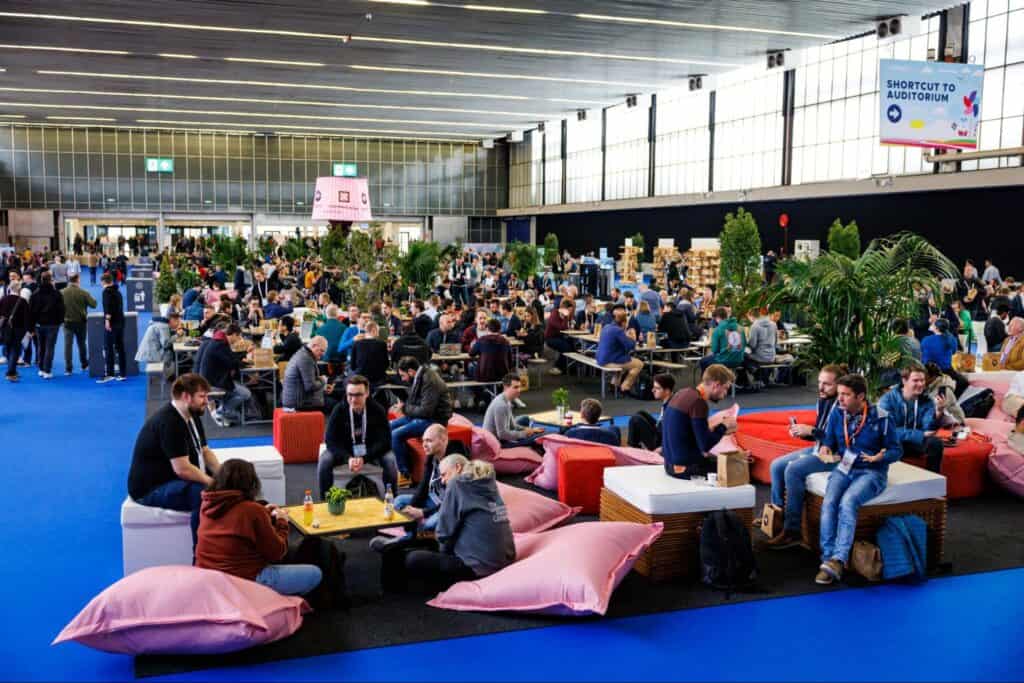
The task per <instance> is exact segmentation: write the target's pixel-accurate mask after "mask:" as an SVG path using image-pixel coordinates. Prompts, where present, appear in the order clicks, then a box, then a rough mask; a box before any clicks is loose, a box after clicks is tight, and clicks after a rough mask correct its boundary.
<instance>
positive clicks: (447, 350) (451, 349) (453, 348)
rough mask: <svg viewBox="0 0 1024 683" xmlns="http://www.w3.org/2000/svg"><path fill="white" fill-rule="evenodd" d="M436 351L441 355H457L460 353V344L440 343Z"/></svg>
mask: <svg viewBox="0 0 1024 683" xmlns="http://www.w3.org/2000/svg"><path fill="white" fill-rule="evenodd" d="M438 353H439V354H440V355H442V356H457V355H459V354H460V353H462V346H461V345H460V344H441V346H440V347H439V349H438Z"/></svg>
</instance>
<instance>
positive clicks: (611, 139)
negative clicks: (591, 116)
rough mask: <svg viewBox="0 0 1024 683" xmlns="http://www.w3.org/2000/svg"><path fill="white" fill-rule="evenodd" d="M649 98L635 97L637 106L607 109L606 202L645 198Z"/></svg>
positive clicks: (623, 105) (647, 161)
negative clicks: (607, 200)
mask: <svg viewBox="0 0 1024 683" xmlns="http://www.w3.org/2000/svg"><path fill="white" fill-rule="evenodd" d="M650 103H651V100H650V97H647V96H644V97H642V98H637V106H635V107H627V106H626V105H625V104H621V105H618V106H616V107H611V108H609V109H608V131H607V147H606V149H607V151H606V155H607V160H606V163H605V199H629V198H631V197H646V196H647V168H648V166H649V165H650V164H649V162H650V159H648V154H649V151H648V150H649V147H650V145H648V143H647V124H648V122H649V116H650Z"/></svg>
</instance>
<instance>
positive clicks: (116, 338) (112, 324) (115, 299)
mask: <svg viewBox="0 0 1024 683" xmlns="http://www.w3.org/2000/svg"><path fill="white" fill-rule="evenodd" d="M100 282H102V283H103V327H104V333H103V353H104V355H105V356H106V371H105V372H104V375H103V377H101V378H100V379H98V380H96V383H97V384H106V383H107V382H112V381H114V380H115V379H116V380H117V381H118V382H123V381H124V380H125V374H126V373H127V371H128V361H127V357H126V354H125V351H124V297H122V296H121V290H119V289H118V287H117V284H116V283H115V282H114V276H113V275H111V274H110V273H104V274H103V277H101V278H100ZM114 353H117V375H116V376H115V375H114Z"/></svg>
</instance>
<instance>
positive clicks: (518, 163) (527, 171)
mask: <svg viewBox="0 0 1024 683" xmlns="http://www.w3.org/2000/svg"><path fill="white" fill-rule="evenodd" d="M542 138H543V134H542V133H538V132H537V131H535V130H530V131H527V132H526V134H525V135H524V137H523V141H522V142H517V143H514V144H512V145H511V152H510V155H509V160H510V161H511V165H510V168H509V206H512V207H519V206H537V205H538V204H540V187H541V178H542V175H541V164H543V163H544V160H543V155H544V150H543V149H542V144H541V140H542Z"/></svg>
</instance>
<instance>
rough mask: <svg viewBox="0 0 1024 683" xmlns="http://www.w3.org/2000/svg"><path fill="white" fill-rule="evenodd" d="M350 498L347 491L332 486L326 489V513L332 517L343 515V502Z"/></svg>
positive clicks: (350, 493) (350, 495)
mask: <svg viewBox="0 0 1024 683" xmlns="http://www.w3.org/2000/svg"><path fill="white" fill-rule="evenodd" d="M351 497H352V492H351V491H349V490H348V489H340V488H338V487H337V486H332V487H331V488H329V489H327V511H328V512H329V513H331V514H332V515H343V514H345V501H347V500H348V499H349V498H351Z"/></svg>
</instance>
